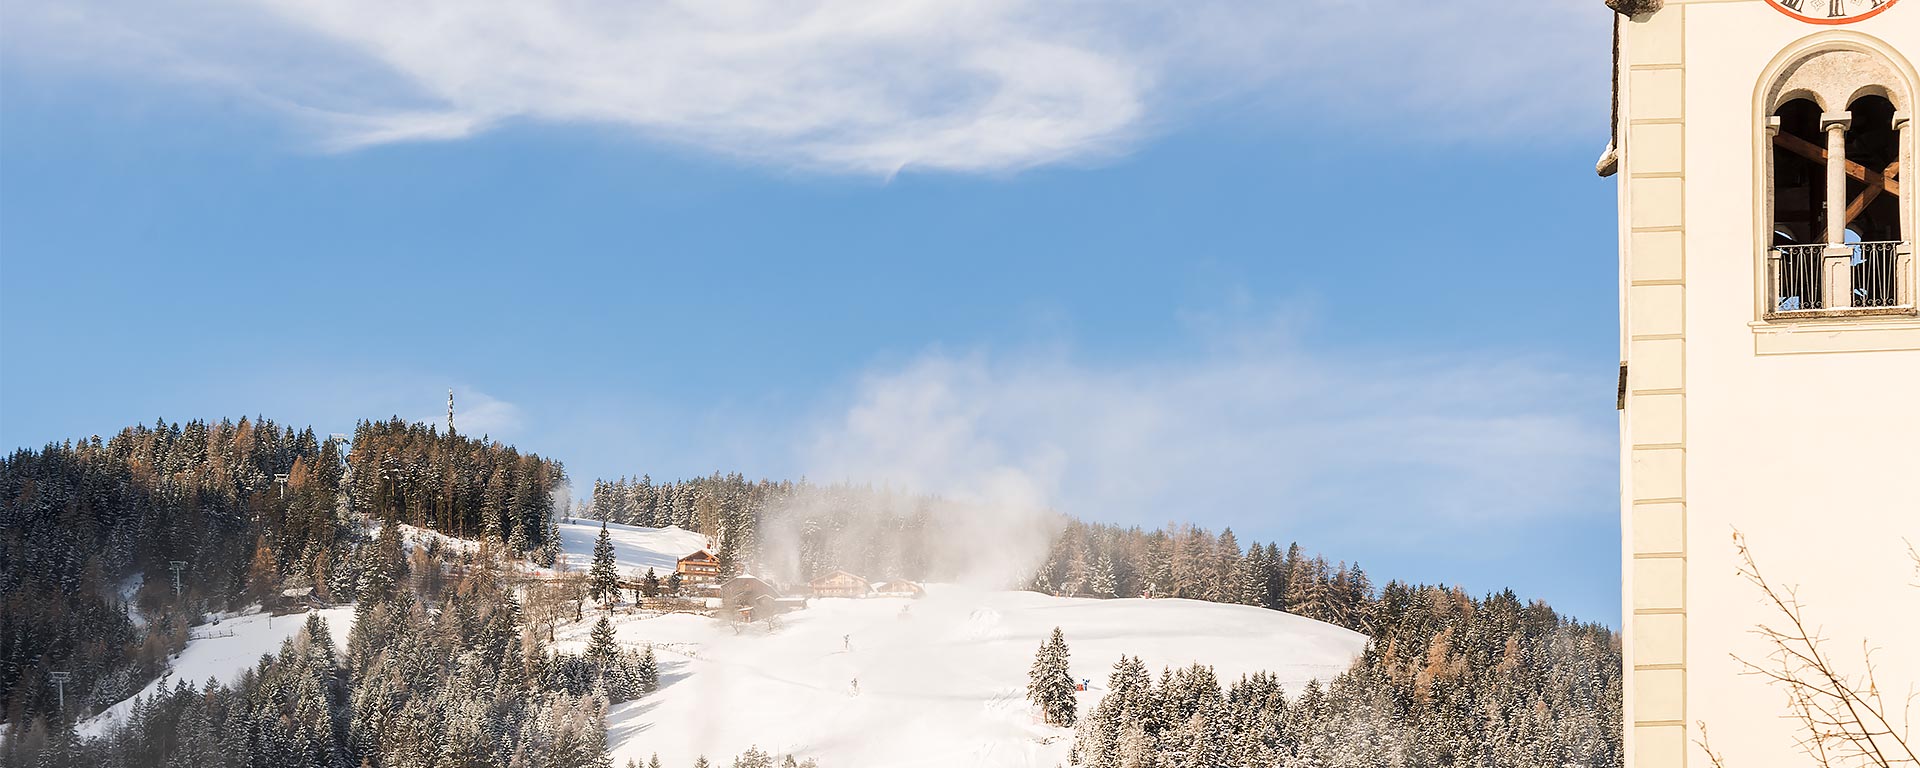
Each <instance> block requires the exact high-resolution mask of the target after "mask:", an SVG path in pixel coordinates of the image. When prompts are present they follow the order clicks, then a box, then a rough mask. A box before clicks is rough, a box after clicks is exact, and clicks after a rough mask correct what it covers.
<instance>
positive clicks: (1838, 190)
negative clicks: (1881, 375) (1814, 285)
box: [1820, 112, 1853, 309]
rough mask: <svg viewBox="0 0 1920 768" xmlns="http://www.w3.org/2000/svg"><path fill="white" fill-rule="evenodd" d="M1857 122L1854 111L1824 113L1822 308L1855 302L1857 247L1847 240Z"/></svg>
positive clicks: (1843, 305) (1844, 306)
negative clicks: (1852, 133)
mask: <svg viewBox="0 0 1920 768" xmlns="http://www.w3.org/2000/svg"><path fill="white" fill-rule="evenodd" d="M1852 126H1853V113H1851V112H1829V113H1827V114H1824V115H1821V116H1820V129H1821V130H1823V131H1826V132H1827V249H1826V251H1825V252H1824V253H1823V254H1821V255H1822V256H1824V257H1825V258H1823V259H1821V262H1822V270H1821V276H1822V278H1823V281H1822V282H1823V284H1822V286H1821V291H1820V294H1821V295H1820V300H1821V308H1823V309H1843V308H1846V307H1851V306H1853V248H1851V247H1849V246H1847V245H1846V242H1847V129H1848V128H1851V127H1852Z"/></svg>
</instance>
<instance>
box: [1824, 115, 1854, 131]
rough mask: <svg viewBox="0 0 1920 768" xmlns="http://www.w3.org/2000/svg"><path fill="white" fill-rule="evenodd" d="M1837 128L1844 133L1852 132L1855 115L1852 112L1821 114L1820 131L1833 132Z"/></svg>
mask: <svg viewBox="0 0 1920 768" xmlns="http://www.w3.org/2000/svg"><path fill="white" fill-rule="evenodd" d="M1836 128H1837V129H1839V130H1842V131H1846V130H1852V129H1853V113H1852V112H1822V113H1820V130H1823V131H1831V130H1834V129H1836Z"/></svg>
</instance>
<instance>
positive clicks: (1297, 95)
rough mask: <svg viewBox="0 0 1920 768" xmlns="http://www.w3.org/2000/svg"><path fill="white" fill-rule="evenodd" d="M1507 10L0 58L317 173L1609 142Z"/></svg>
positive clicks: (25, 39) (306, 3)
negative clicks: (532, 143)
mask: <svg viewBox="0 0 1920 768" xmlns="http://www.w3.org/2000/svg"><path fill="white" fill-rule="evenodd" d="M1481 5H1482V6H1483V5H1485V4H1481ZM1500 5H1503V6H1507V7H1501V8H1497V9H1492V10H1488V9H1484V8H1482V7H1481V6H1476V5H1472V4H1465V5H1463V4H1459V3H1431V2H1425V1H1424V0H1300V1H1299V2H1288V3H1273V2H1253V1H1251V0H1191V1H1190V2H1182V3H1166V2H1157V1H1149V0H1103V1H1101V2H1092V1H1091V0H1088V1H1077V0H1069V1H1068V2H1055V3H1041V2H1030V1H1027V0H964V1H960V0H888V1H887V2H873V1H872V0H718V1H716V2H659V1H656V2H616V1H615V0H562V1H560V2H546V3H524V2H507V1H505V0H414V1H413V2H405V3H394V2H380V1H377V0H268V1H266V2H260V3H242V2H239V1H238V0H146V1H144V2H125V1H124V0H74V1H73V2H68V3H41V4H31V5H28V6H25V7H22V6H20V5H17V4H16V5H15V6H12V7H10V8H9V10H8V12H7V16H8V19H7V21H8V23H7V24H5V25H3V26H5V27H6V28H7V31H5V32H0V35H4V38H3V39H4V41H5V43H6V47H7V49H8V50H9V51H11V52H12V53H13V55H22V56H29V57H33V58H35V59H39V60H47V61H57V62H62V63H65V64H74V65H80V66H87V67H105V68H108V69H111V70H113V71H116V72H118V73H121V74H133V75H136V76H142V77H145V76H154V75H157V76H159V77H163V78H168V79H173V80H185V81H189V82H193V83H197V84H199V85H202V86H207V87H211V88H216V89H219V90H221V91H225V92H232V93H239V94H242V95H245V96H247V97H250V98H252V99H254V100H255V101H257V102H259V103H262V104H265V105H267V106H269V107H271V108H273V109H275V110H278V111H281V112H284V113H286V114H288V115H290V116H292V117H294V118H295V119H296V120H298V121H299V122H300V123H301V124H302V125H306V126H309V127H311V128H312V129H313V130H315V131H317V132H318V135H319V137H320V141H321V142H323V143H324V144H325V145H327V146H330V147H333V148H337V149H352V148H357V147H362V146H367V145H373V144H384V143H391V142H398V141H420V140H448V139H457V138H461V137H465V136H471V135H473V134H475V133H478V132H481V131H484V130H487V129H489V128H491V127H493V126H497V125H500V124H502V123H506V122H510V121H516V120H530V121H539V122H548V123H566V124H594V125H604V126H613V127H617V128H620V129H625V130H629V131H633V132H636V133H638V134H639V135H641V136H643V137H645V138H647V139H649V140H654V141H659V142H665V143H670V144H675V145H683V146H689V147H694V148H697V149H700V150H702V151H707V152H712V153H716V154H720V155H725V156H732V157H738V158H743V159H746V160H750V161H757V162H767V163H774V164H781V165H791V166H799V167H809V168H817V169H823V170H827V171H833V172H851V173H861V174H892V173H896V172H899V171H901V170H903V169H933V170H942V171H957V172H1004V171H1010V170H1019V169H1024V168H1030V167H1034V166H1039V165H1046V164H1052V163H1059V162H1067V161H1083V160H1087V159H1097V158H1100V157H1105V156H1111V155H1114V154H1117V153H1121V152H1124V151H1126V150H1128V149H1129V148H1131V147H1132V146H1134V145H1135V144H1137V142H1138V141H1139V140H1140V139H1141V138H1142V137H1143V136H1147V135H1150V134H1151V133H1153V132H1155V131H1157V130H1161V129H1163V128H1164V127H1165V126H1166V125H1168V124H1170V123H1176V122H1178V121H1179V120H1180V119H1181V116H1182V115H1183V114H1185V113H1187V112H1189V111H1190V110H1192V109H1193V108H1195V107H1198V106H1201V105H1203V104H1206V103H1209V102H1214V101H1218V100H1223V99H1231V100H1234V101H1235V102H1236V103H1240V102H1251V103H1260V104H1265V105H1267V106H1268V107H1269V108H1271V109H1272V111H1273V112H1274V113H1275V114H1276V116H1277V119H1280V120H1285V121H1289V122H1293V121H1297V122H1301V123H1308V122H1311V123H1313V124H1323V125H1325V126H1326V128H1327V129H1328V130H1351V129H1355V128H1359V127H1365V129H1368V130H1378V129H1382V127H1383V126H1385V130H1388V131H1399V132H1417V133H1423V134H1433V135H1441V136H1447V137H1464V136H1472V135H1478V134H1482V133H1486V132H1492V133H1494V134H1497V135H1501V136H1511V135H1514V134H1517V133H1518V134H1529V133H1532V134H1539V133H1547V134H1551V133H1553V132H1556V131H1562V130H1565V129H1566V128H1568V127H1570V126H1572V125H1577V124H1579V122H1580V121H1591V120H1594V119H1598V117H1597V116H1598V115H1603V114H1604V109H1605V104H1604V101H1603V99H1604V85H1605V80H1604V77H1605V58H1606V39H1605V34H1606V32H1605V23H1606V16H1605V13H1606V11H1605V10H1604V8H1602V7H1601V6H1600V5H1599V4H1598V3H1596V2H1591V1H1589V0H1532V1H1531V2H1526V3H1509V4H1500ZM1581 84H1584V87H1580V85H1581ZM1570 86H1572V87H1570Z"/></svg>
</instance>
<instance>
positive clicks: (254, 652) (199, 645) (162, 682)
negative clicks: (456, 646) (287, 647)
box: [76, 606, 353, 737]
mask: <svg viewBox="0 0 1920 768" xmlns="http://www.w3.org/2000/svg"><path fill="white" fill-rule="evenodd" d="M318 613H319V614H320V616H321V618H324V619H326V620H327V629H328V633H329V634H331V635H333V644H334V647H336V648H341V649H345V648H346V647H347V633H348V632H349V631H351V630H352V629H353V607H352V606H347V607H344V608H327V609H324V610H321V611H318ZM306 624H307V615H306V614H304V613H295V614H289V615H286V616H271V615H268V614H265V613H250V614H247V615H244V616H235V617H232V618H226V619H223V620H222V621H221V622H220V623H219V624H203V625H200V626H197V627H194V628H193V629H192V630H191V631H190V633H189V636H190V637H191V638H192V639H189V640H188V641H187V647H186V648H185V649H183V650H181V651H180V655H179V656H177V657H175V658H174V659H173V666H172V668H171V669H170V670H169V671H168V672H167V673H166V674H164V675H162V676H161V677H160V679H158V680H155V681H153V682H151V683H148V684H147V687H145V688H142V689H140V693H139V694H138V695H136V696H135V697H133V698H129V699H127V700H126V701H122V702H120V703H118V704H115V705H113V706H111V707H108V708H107V710H106V711H105V712H101V713H100V714H98V715H95V716H93V717H90V718H88V719H86V720H83V721H81V722H80V724H79V725H78V726H77V728H76V730H78V731H79V732H80V734H81V735H83V736H89V737H91V736H98V735H100V734H102V733H103V732H105V731H106V729H107V727H108V726H110V725H112V724H114V723H116V722H119V720H120V718H122V717H125V716H126V714H127V712H129V711H131V710H132V709H133V699H134V698H138V697H140V696H152V695H153V694H154V692H155V691H158V690H159V689H160V687H161V686H166V687H168V688H172V687H174V686H176V685H179V684H180V681H182V680H185V681H187V682H188V683H189V684H192V685H194V686H196V687H198V686H201V685H205V684H206V682H207V680H208V679H210V678H211V679H217V680H219V681H220V682H222V683H232V682H233V681H235V680H238V679H240V675H241V673H243V672H246V671H247V670H249V669H252V668H253V666H254V665H255V664H258V663H260V657H261V656H262V655H264V654H270V653H272V654H277V653H279V652H280V644H281V643H283V642H285V641H286V639H287V638H289V637H293V636H294V634H296V633H298V632H299V631H300V628H301V627H304V626H306Z"/></svg>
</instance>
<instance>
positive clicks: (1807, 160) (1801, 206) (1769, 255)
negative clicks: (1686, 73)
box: [1764, 48, 1920, 319]
mask: <svg viewBox="0 0 1920 768" xmlns="http://www.w3.org/2000/svg"><path fill="white" fill-rule="evenodd" d="M1907 85H1908V84H1907V80H1906V78H1904V77H1902V76H1901V75H1900V74H1899V70H1897V69H1896V68H1895V67H1894V66H1893V65H1892V64H1891V63H1890V62H1888V61H1887V60H1886V59H1884V58H1882V57H1881V56H1879V55H1878V54H1876V53H1873V52H1870V51H1864V50H1857V49H1853V48H1834V49H1831V50H1815V51H1811V52H1809V53H1806V54H1804V55H1802V56H1801V57H1799V58H1798V59H1796V60H1793V61H1791V62H1789V63H1788V65H1787V66H1786V67H1784V69H1783V70H1782V71H1781V72H1780V74H1779V76H1778V77H1777V78H1775V79H1774V81H1773V82H1772V84H1771V88H1770V89H1769V90H1768V91H1767V92H1766V94H1765V96H1766V102H1765V104H1766V105H1767V106H1768V110H1767V112H1766V113H1765V117H1766V120H1767V123H1766V126H1765V135H1766V138H1767V141H1768V144H1769V147H1768V151H1767V153H1766V155H1765V158H1766V163H1767V175H1766V182H1767V186H1766V207H1767V211H1768V216H1769V220H1768V222H1767V226H1768V230H1767V237H1766V238H1765V244H1766V262H1765V263H1766V268H1765V270H1764V271H1765V275H1766V295H1765V308H1766V309H1765V314H1766V316H1767V317H1769V318H1771V319H1792V318H1795V317H1808V316H1813V317H1831V316H1836V315H1853V314H1890V313H1899V314H1909V313H1911V312H1912V311H1913V308H1914V305H1915V302H1914V295H1915V294H1914V284H1913V248H1912V241H1913V237H1912V228H1913V216H1914V205H1913V195H1914V194H1916V192H1920V190H1912V189H1904V188H1903V187H1902V185H1901V180H1902V176H1909V177H1910V176H1912V175H1913V174H1910V173H1909V174H1903V173H1902V172H1901V169H1902V163H1903V161H1905V162H1911V161H1912V149H1911V146H1910V143H1911V142H1912V141H1913V138H1912V131H1911V130H1909V123H1908V119H1907V115H1908V112H1907V111H1906V110H1907V109H1908V107H1909V105H1910V104H1911V100H1910V99H1911V97H1910V95H1909V91H1908V88H1907ZM1903 193H1904V194H1903Z"/></svg>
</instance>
